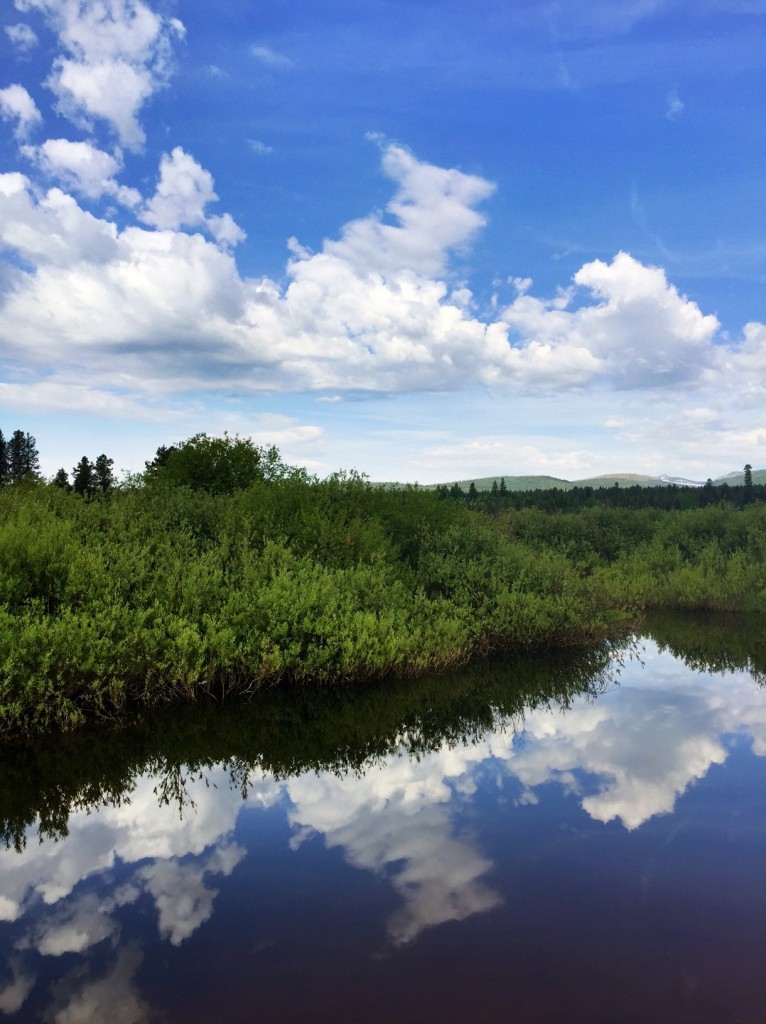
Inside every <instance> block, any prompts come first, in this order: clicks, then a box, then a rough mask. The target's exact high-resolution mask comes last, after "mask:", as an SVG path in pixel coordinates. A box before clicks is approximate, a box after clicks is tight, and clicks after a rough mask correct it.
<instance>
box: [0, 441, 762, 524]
mask: <svg viewBox="0 0 766 1024" xmlns="http://www.w3.org/2000/svg"><path fill="white" fill-rule="evenodd" d="M278 467H279V468H278ZM288 471H289V472H291V473H296V472H300V473H302V474H303V475H304V477H305V478H306V479H308V474H307V473H306V472H305V471H304V470H297V469H296V468H288V467H287V466H286V465H285V464H284V463H283V462H282V459H281V456H280V453H279V451H278V449H277V448H275V447H274V446H273V445H272V446H270V447H266V448H262V447H259V446H258V445H255V444H254V443H253V442H252V441H250V440H249V439H247V438H240V437H239V435H235V436H234V437H231V436H230V435H228V434H224V436H223V437H222V438H220V437H219V438H217V437H211V436H209V435H208V434H205V433H198V434H195V435H194V436H193V437H191V438H188V439H187V440H186V441H180V442H179V443H178V444H174V445H169V446H166V445H160V446H159V447H158V448H157V451H156V454H155V456H154V458H153V459H150V460H147V461H146V463H145V472H144V473H143V474H140V476H139V477H138V479H139V480H143V481H144V482H146V481H148V480H152V479H156V478H157V476H158V474H159V475H161V476H162V477H163V478H165V479H171V478H173V479H174V480H175V482H176V483H179V484H184V485H186V486H189V487H191V488H192V489H203V490H208V491H212V492H213V493H232V492H233V491H234V490H237V489H240V488H242V487H247V486H249V485H250V484H251V483H252V482H254V481H255V480H258V479H262V478H264V477H267V478H268V477H277V476H280V475H284V474H285V473H287V472H288ZM71 475H72V480H71V481H70V479H69V476H70V474H69V473H68V472H67V471H66V470H65V469H64V468H63V467H62V468H61V469H59V470H58V471H57V472H56V473H55V475H54V476H53V477H52V478H51V479H50V481H48V482H49V483H51V484H53V485H54V486H56V487H60V488H61V489H62V490H65V491H73V492H74V493H75V494H78V495H80V496H81V497H83V498H85V499H90V498H93V497H94V496H96V495H98V494H101V495H105V494H108V493H109V492H110V491H111V490H112V489H113V488H114V487H115V486H117V480H116V478H115V475H114V459H111V458H109V457H108V456H107V455H106V454H105V453H102V454H101V455H99V456H98V457H97V458H96V459H95V460H93V461H91V459H89V458H88V457H87V456H86V455H83V456H82V458H81V459H80V461H79V462H78V463H77V465H76V466H74V467H73V468H72V470H71ZM23 480H30V481H38V482H42V481H43V480H44V478H43V476H42V474H41V473H40V457H39V452H38V449H37V441H36V439H35V437H34V436H33V435H32V434H30V433H28V432H25V431H23V430H18V429H17V430H14V431H13V433H12V434H11V436H10V437H9V438H8V440H6V439H5V437H4V435H3V432H2V430H0V486H2V485H3V484H15V483H20V482H21V481H23ZM414 486H416V487H417V485H414ZM435 491H436V494H437V496H438V497H439V498H440V499H452V500H457V501H463V502H465V503H467V504H469V505H471V506H472V507H475V508H481V509H485V510H486V511H488V512H490V513H496V512H501V511H506V510H508V509H524V508H537V509H540V510H542V511H545V512H572V511H576V510H578V509H585V508H621V509H630V508H656V509H665V510H671V509H675V510H678V511H683V510H684V509H691V508H706V507H707V506H708V505H715V504H718V503H719V502H726V503H728V504H732V505H735V506H740V507H741V506H744V505H748V504H750V503H751V502H752V501H756V500H757V501H766V484H755V483H754V482H753V473H752V466H751V465H750V463H747V464H746V465H745V467H744V482H743V484H741V485H736V484H728V483H726V482H725V481H723V482H721V483H718V484H716V483H714V482H713V480H712V479H711V478H710V477H708V479H707V481H706V483H705V484H704V485H703V486H702V487H689V486H685V485H679V484H672V483H671V484H665V485H657V486H645V485H642V484H631V485H629V486H624V485H622V486H621V485H620V484H619V483H617V482H615V484H614V486H613V487H592V486H590V485H585V486H579V485H578V486H574V487H568V488H559V487H551V488H545V489H541V488H531V489H529V490H521V491H515V490H514V491H512V490H509V488H508V487H507V485H506V482H505V477H501V478H500V479H499V480H493V482H492V486H491V488H490V489H489V490H486V491H480V490H478V489H477V487H476V484H475V483H474V482H473V481H471V483H470V486H469V487H468V490H467V491H466V490H464V489H463V488H462V487H461V486H460V484H459V483H453V484H452V485H451V486H448V485H447V484H441V485H439V486H438V487H437V488H435Z"/></svg>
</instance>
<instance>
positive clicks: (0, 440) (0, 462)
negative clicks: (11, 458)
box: [0, 430, 8, 487]
mask: <svg viewBox="0 0 766 1024" xmlns="http://www.w3.org/2000/svg"><path fill="white" fill-rule="evenodd" d="M7 478H8V445H7V444H6V441H5V438H4V437H3V432H2V430H0V487H2V485H3V484H4V483H5V481H6V479H7Z"/></svg>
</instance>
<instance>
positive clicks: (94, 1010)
mask: <svg viewBox="0 0 766 1024" xmlns="http://www.w3.org/2000/svg"><path fill="white" fill-rule="evenodd" d="M142 959H143V955H142V954H141V952H140V951H139V950H138V949H137V948H136V947H135V946H128V947H126V948H125V949H123V950H121V951H120V953H119V955H118V956H117V959H116V961H115V962H114V964H113V965H112V966H111V967H110V968H109V970H108V972H107V973H106V974H105V975H104V976H103V977H102V978H98V979H95V980H92V979H88V980H86V981H83V979H82V975H81V973H80V972H78V971H74V972H72V974H71V975H70V976H69V977H68V978H66V979H65V981H64V983H63V985H61V986H60V989H59V991H58V993H57V998H56V1000H55V1002H54V1005H53V1007H52V1008H51V1010H50V1018H51V1019H52V1020H53V1021H54V1024H83V1022H85V1021H97V1020H99V1021H101V1020H104V1021H105V1020H108V1021H110V1022H111V1024H141V1022H142V1021H146V1020H149V1019H150V1018H151V1016H152V1012H151V1007H150V1006H149V1004H148V1003H147V1002H146V1001H145V1000H144V999H143V998H142V997H141V996H140V995H139V993H138V991H137V988H136V983H135V975H136V971H137V970H138V968H139V966H140V964H141V961H142Z"/></svg>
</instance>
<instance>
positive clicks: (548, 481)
mask: <svg viewBox="0 0 766 1024" xmlns="http://www.w3.org/2000/svg"><path fill="white" fill-rule="evenodd" d="M501 480H505V486H506V488H507V489H508V490H509V491H542V490H548V489H550V488H553V487H558V488H559V489H561V490H571V489H572V488H573V487H614V485H615V484H617V485H618V486H619V487H636V486H639V487H667V486H669V485H670V484H675V485H676V486H678V487H703V486H704V484H705V481H704V480H689V479H687V478H686V477H680V476H667V475H664V476H645V475H643V474H641V473H605V474H603V475H602V476H590V477H586V478H584V479H582V480H564V479H563V478H561V477H556V476H544V475H539V476H513V475H512V474H510V473H509V474H508V475H507V476H482V477H468V478H467V479H465V480H445V481H444V482H443V484H429V485H428V486H429V488H435V487H441V486H444V485H445V484H446V486H448V487H451V486H452V484H454V483H457V484H458V486H459V487H461V488H462V489H463V490H464V491H467V490H468V488H469V487H470V486H471V484H473V485H474V486H475V487H476V490H477V491H489V490H491V489H492V484H493V483H497V484H498V486H499V485H500V481H501ZM744 482H745V473H744V470H734V471H733V472H731V473H726V474H725V475H724V476H719V477H716V478H715V479H714V480H713V483H714V484H716V485H719V484H724V483H725V484H729V486H730V487H738V486H739V487H741V486H742V485H743V484H744ZM753 483H754V484H766V469H754V470H753ZM394 486H396V485H394Z"/></svg>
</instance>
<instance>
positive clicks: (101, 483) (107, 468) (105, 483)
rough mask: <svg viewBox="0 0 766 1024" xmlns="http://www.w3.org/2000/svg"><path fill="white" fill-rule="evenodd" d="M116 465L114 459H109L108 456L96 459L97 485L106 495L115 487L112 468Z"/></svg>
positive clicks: (100, 456)
mask: <svg viewBox="0 0 766 1024" xmlns="http://www.w3.org/2000/svg"><path fill="white" fill-rule="evenodd" d="M113 465H114V459H108V458H107V457H106V455H99V457H98V458H97V459H96V464H95V466H94V469H95V472H96V483H97V485H98V487H100V488H101V490H102V491H103V492H104V494H106V493H107V492H108V491H111V489H112V488H113V487H114V473H113V472H112V466H113Z"/></svg>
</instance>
